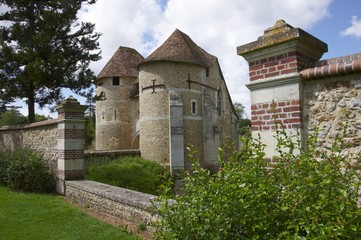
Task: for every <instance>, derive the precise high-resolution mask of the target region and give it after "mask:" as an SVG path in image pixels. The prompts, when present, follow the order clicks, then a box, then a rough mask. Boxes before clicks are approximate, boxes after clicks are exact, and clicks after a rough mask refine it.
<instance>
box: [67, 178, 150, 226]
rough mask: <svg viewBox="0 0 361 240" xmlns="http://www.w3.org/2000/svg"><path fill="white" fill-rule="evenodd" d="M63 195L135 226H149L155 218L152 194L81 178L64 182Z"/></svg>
mask: <svg viewBox="0 0 361 240" xmlns="http://www.w3.org/2000/svg"><path fill="white" fill-rule="evenodd" d="M65 197H66V198H67V199H69V200H72V201H75V202H77V203H80V204H82V205H83V206H88V207H91V208H93V209H95V210H97V211H98V212H101V213H106V214H109V215H110V216H113V217H115V218H119V219H122V220H125V221H128V222H130V223H132V224H135V225H136V226H139V225H140V224H142V225H143V224H144V225H145V226H149V225H150V223H151V222H153V221H155V220H156V216H155V215H154V214H152V203H151V201H152V200H154V199H155V198H156V196H154V195H150V194H146V193H140V192H136V191H132V190H128V189H123V188H119V187H114V186H110V185H106V184H102V183H98V182H93V181H88V180H81V181H66V182H65Z"/></svg>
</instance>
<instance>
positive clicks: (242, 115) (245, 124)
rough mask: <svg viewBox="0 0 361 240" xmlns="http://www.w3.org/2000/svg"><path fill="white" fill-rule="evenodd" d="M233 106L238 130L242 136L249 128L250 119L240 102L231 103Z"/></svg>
mask: <svg viewBox="0 0 361 240" xmlns="http://www.w3.org/2000/svg"><path fill="white" fill-rule="evenodd" d="M233 106H234V110H235V111H236V114H237V116H238V119H239V132H240V135H241V136H243V135H245V134H247V133H249V130H250V128H251V120H250V119H249V118H248V117H247V114H246V112H245V110H244V108H245V107H244V106H243V104H242V103H239V102H235V103H233Z"/></svg>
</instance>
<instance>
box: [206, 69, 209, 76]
mask: <svg viewBox="0 0 361 240" xmlns="http://www.w3.org/2000/svg"><path fill="white" fill-rule="evenodd" d="M206 77H209V68H206Z"/></svg>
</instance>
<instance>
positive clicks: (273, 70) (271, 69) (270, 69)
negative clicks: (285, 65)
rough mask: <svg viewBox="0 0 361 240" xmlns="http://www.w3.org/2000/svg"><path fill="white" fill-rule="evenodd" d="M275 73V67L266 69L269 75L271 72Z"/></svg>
mask: <svg viewBox="0 0 361 240" xmlns="http://www.w3.org/2000/svg"><path fill="white" fill-rule="evenodd" d="M275 71H277V68H276V67H271V68H269V69H268V72H269V73H272V72H275Z"/></svg>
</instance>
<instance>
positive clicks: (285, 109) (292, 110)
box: [283, 106, 301, 112]
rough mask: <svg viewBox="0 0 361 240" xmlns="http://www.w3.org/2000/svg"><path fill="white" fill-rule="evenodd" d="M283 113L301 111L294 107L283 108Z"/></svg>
mask: <svg viewBox="0 0 361 240" xmlns="http://www.w3.org/2000/svg"><path fill="white" fill-rule="evenodd" d="M283 111H284V112H297V111H301V107H300V106H294V107H285V108H283Z"/></svg>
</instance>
